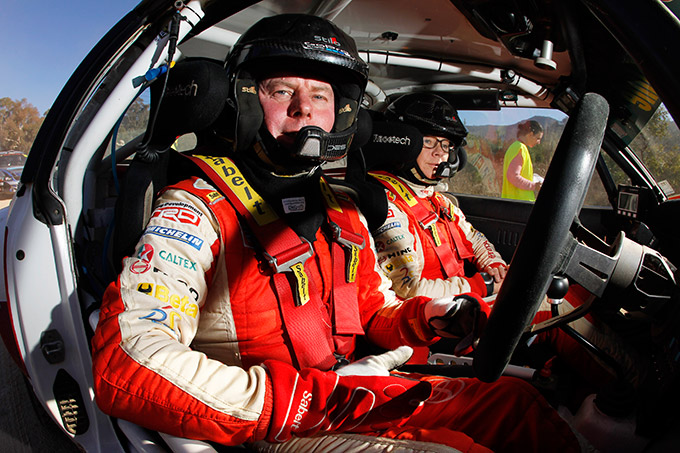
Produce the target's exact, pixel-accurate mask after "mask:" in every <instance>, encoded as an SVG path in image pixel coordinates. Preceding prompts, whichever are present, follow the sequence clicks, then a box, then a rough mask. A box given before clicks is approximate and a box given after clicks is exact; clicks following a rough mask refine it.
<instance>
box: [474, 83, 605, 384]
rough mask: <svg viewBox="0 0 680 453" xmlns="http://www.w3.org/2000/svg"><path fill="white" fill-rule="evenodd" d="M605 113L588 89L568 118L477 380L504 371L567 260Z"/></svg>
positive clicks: (483, 348) (481, 348)
mask: <svg viewBox="0 0 680 453" xmlns="http://www.w3.org/2000/svg"><path fill="white" fill-rule="evenodd" d="M608 114H609V105H608V103H607V101H606V100H605V99H604V98H603V97H602V96H600V95H598V94H595V93H588V94H586V95H585V96H584V97H583V98H582V99H581V100H580V101H579V103H578V104H577V106H576V108H575V109H574V112H573V113H572V114H571V116H570V117H569V120H568V121H567V124H566V126H565V129H564V132H563V133H562V137H561V138H560V141H559V143H558V145H557V149H556V150H555V154H554V156H553V159H552V162H551V163H550V167H549V168H548V172H547V174H546V177H545V182H544V183H543V186H542V187H541V191H540V192H539V195H538V198H537V200H536V203H535V204H534V207H533V210H532V211H531V215H530V216H529V220H528V222H527V225H526V228H525V229H524V233H523V234H522V238H521V239H520V242H519V244H518V245H517V249H516V251H515V254H514V256H513V258H512V261H511V263H510V268H509V269H508V273H507V275H506V276H505V280H504V282H503V286H502V287H501V289H500V291H499V292H498V295H497V296H496V302H495V304H494V306H493V309H492V310H491V315H490V317H489V320H488V322H487V324H486V328H485V329H484V333H483V334H482V337H481V338H480V341H479V344H478V346H477V348H476V350H475V357H474V362H473V368H474V371H475V375H476V376H477V377H478V378H479V379H480V380H482V381H485V382H493V381H495V380H497V379H498V378H499V377H500V375H501V374H502V373H503V370H504V369H505V367H506V366H507V365H508V363H509V362H510V358H511V357H512V353H513V352H514V350H515V348H516V347H517V344H518V343H519V340H520V337H521V336H522V333H523V332H524V330H525V329H526V327H527V326H529V324H530V323H531V321H532V320H533V318H534V316H535V315H536V312H537V311H538V307H539V306H540V304H541V301H542V299H543V297H544V296H545V294H546V291H547V290H548V286H549V285H550V282H551V281H552V277H553V275H554V274H555V273H556V271H557V269H558V268H559V267H563V264H564V263H563V261H564V260H565V259H568V256H567V255H568V253H567V252H566V251H565V250H564V249H565V246H566V245H567V244H568V243H569V237H570V233H569V229H570V228H571V225H572V223H573V222H574V220H575V219H576V216H577V215H578V213H579V211H580V210H581V206H583V201H584V199H585V196H586V193H587V191H588V185H589V183H590V179H591V177H592V175H593V171H594V169H595V164H596V162H597V157H598V155H599V152H600V146H601V145H602V140H603V138H604V131H605V128H606V125H607V117H608Z"/></svg>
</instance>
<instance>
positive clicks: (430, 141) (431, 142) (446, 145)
mask: <svg viewBox="0 0 680 453" xmlns="http://www.w3.org/2000/svg"><path fill="white" fill-rule="evenodd" d="M437 143H439V147H440V148H441V149H442V151H444V152H445V153H448V152H449V150H450V149H451V142H450V141H448V140H447V139H445V138H442V139H439V138H434V137H423V146H424V147H425V148H428V149H434V148H435V147H436V146H437Z"/></svg>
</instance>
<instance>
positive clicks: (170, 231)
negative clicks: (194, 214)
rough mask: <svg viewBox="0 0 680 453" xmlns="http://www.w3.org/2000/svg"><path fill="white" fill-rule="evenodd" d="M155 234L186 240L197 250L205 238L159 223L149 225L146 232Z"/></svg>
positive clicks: (185, 241) (181, 240)
mask: <svg viewBox="0 0 680 453" xmlns="http://www.w3.org/2000/svg"><path fill="white" fill-rule="evenodd" d="M147 233H148V234H155V235H156V236H162V237H165V238H170V239H174V240H176V241H180V242H184V243H186V244H188V245H190V246H192V247H193V248H195V249H196V250H201V247H202V246H203V239H201V238H199V237H196V236H194V235H193V234H189V233H186V232H184V231H181V230H176V229H174V228H167V227H163V226H159V225H153V226H150V227H148V228H147V229H146V230H145V231H144V234H147Z"/></svg>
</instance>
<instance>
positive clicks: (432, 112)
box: [385, 93, 468, 185]
mask: <svg viewBox="0 0 680 453" xmlns="http://www.w3.org/2000/svg"><path fill="white" fill-rule="evenodd" d="M385 115H386V117H387V118H388V119H390V120H397V121H401V122H403V123H406V124H410V125H412V126H414V127H416V128H417V129H418V130H419V131H420V132H421V133H422V134H423V135H432V136H437V137H444V138H447V139H449V141H450V142H451V145H452V150H451V151H450V152H449V159H448V162H442V163H441V164H439V167H438V168H437V171H436V173H435V177H436V179H435V180H432V179H430V178H427V177H426V176H425V175H424V174H423V173H422V171H421V170H420V168H419V167H418V164H417V163H416V161H415V160H414V161H413V162H410V163H408V164H407V165H405V166H404V167H403V170H402V172H401V173H402V176H405V177H406V178H407V179H409V180H411V181H413V182H416V183H419V184H426V185H433V184H436V183H437V182H438V181H439V180H440V179H444V178H450V177H451V176H453V175H454V174H455V173H456V172H457V171H460V170H462V169H463V166H464V165H465V163H466V162H467V154H466V152H465V149H464V148H463V146H465V144H466V142H465V137H466V136H467V134H468V131H467V129H466V128H465V126H464V125H463V123H462V122H461V121H460V118H459V116H458V112H457V111H456V109H454V108H453V106H451V104H449V102H448V101H447V100H446V99H444V98H442V97H441V96H438V95H436V94H432V93H409V94H405V95H403V96H401V97H400V98H398V99H396V100H395V101H394V102H392V103H391V104H390V105H389V106H388V107H387V111H386V112H385ZM416 157H417V156H416Z"/></svg>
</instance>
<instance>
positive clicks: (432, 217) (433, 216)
mask: <svg viewBox="0 0 680 453" xmlns="http://www.w3.org/2000/svg"><path fill="white" fill-rule="evenodd" d="M437 220H439V215H437V213H436V212H430V214H429V215H428V216H427V217H425V218H424V219H423V220H419V221H418V223H419V224H420V227H421V228H422V229H423V230H426V229H428V228H430V225H432V224H434V223H436V222H437Z"/></svg>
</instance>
